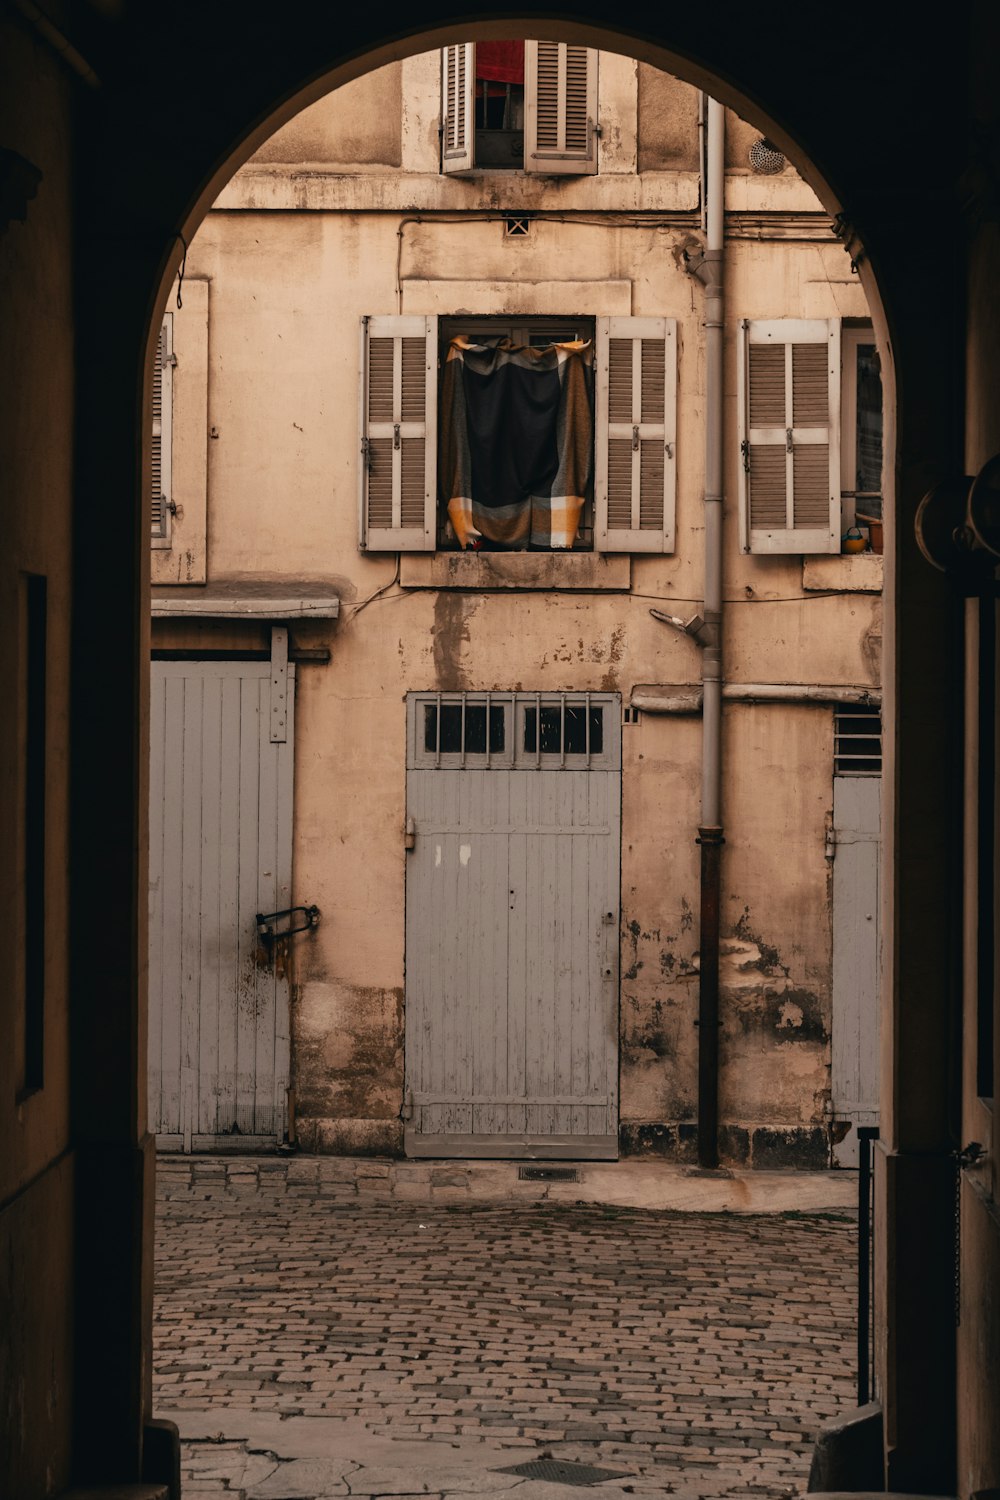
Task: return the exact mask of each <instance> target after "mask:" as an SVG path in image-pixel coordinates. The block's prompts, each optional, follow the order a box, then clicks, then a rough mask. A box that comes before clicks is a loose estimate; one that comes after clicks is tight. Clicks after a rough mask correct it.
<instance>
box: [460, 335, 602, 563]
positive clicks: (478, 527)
mask: <svg viewBox="0 0 1000 1500" xmlns="http://www.w3.org/2000/svg"><path fill="white" fill-rule="evenodd" d="M593 390H594V346H593V343H592V342H589V341H588V342H586V343H584V342H579V343H573V344H550V345H549V346H548V348H546V349H533V348H530V347H528V346H526V345H515V344H513V343H511V341H510V340H509V339H502V340H499V341H497V343H495V344H494V343H489V344H473V343H470V342H469V341H468V340H467V339H465V338H461V337H460V338H457V339H453V340H452V341H451V343H450V345H449V346H448V358H447V360H446V362H445V369H444V377H443V380H442V387H441V407H440V420H441V432H440V443H439V446H438V454H439V474H440V484H441V489H442V499H443V502H444V505H445V508H446V510H447V513H448V519H449V521H450V522H451V525H452V528H453V530H454V532H455V536H456V537H457V538H458V541H459V544H460V545H461V546H462V547H468V546H473V547H478V546H480V545H482V544H483V542H485V544H486V545H487V546H493V547H501V548H510V549H523V548H525V547H541V548H553V547H572V545H573V543H574V541H575V539H576V534H577V530H578V528H579V525H580V515H581V512H582V511H583V507H584V503H585V501H586V499H587V496H588V494H589V493H590V490H591V486H592V470H593V453H594V416H593V409H594V401H593Z"/></svg>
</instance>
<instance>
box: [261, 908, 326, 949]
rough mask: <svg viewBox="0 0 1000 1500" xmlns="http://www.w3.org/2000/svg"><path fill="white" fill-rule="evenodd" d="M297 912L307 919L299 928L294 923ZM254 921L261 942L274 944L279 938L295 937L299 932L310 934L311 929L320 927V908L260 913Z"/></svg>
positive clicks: (287, 909)
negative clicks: (293, 919)
mask: <svg viewBox="0 0 1000 1500" xmlns="http://www.w3.org/2000/svg"><path fill="white" fill-rule="evenodd" d="M296 912H301V913H302V915H303V917H305V921H304V922H300V923H299V925H298V926H297V927H296V926H294V925H293V922H292V918H293V917H294V916H295V914H296ZM254 921H255V922H256V923H257V936H258V937H259V938H260V940H261V942H262V943H273V942H275V940H276V939H277V938H283V937H294V935H295V933H297V932H308V931H309V930H310V928H312V927H318V926H319V907H318V906H286V907H285V908H284V910H283V911H268V912H263V911H259V912H257V914H256V916H255V918H254ZM283 923H284V925H282V924H283Z"/></svg>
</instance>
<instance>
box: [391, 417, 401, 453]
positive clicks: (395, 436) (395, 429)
mask: <svg viewBox="0 0 1000 1500" xmlns="http://www.w3.org/2000/svg"><path fill="white" fill-rule="evenodd" d="M399 425H400V424H399V423H398V422H393V424H392V446H393V447H394V448H398V447H399V446H400V437H399Z"/></svg>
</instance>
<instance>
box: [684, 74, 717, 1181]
mask: <svg viewBox="0 0 1000 1500" xmlns="http://www.w3.org/2000/svg"><path fill="white" fill-rule="evenodd" d="M706 105H707V108H706V109H705V117H706V130H705V151H704V157H703V161H704V170H703V174H702V203H703V204H704V210H705V252H704V254H703V255H702V256H700V257H698V258H697V260H694V261H692V262H691V263H690V266H689V269H690V270H691V272H692V273H693V275H695V276H697V278H698V280H699V281H700V282H701V283H702V285H703V287H704V288H705V320H704V321H705V604H704V609H703V619H702V620H699V621H698V625H697V627H696V629H695V630H692V631H691V634H693V635H694V638H695V639H696V640H697V641H698V644H699V645H700V646H701V680H702V694H703V697H702V704H703V707H702V749H701V822H700V824H699V828H698V844H699V845H700V848H701V926H700V936H699V942H700V956H701V984H700V990H699V997H698V1161H699V1163H700V1165H701V1166H703V1167H717V1166H718V1164H719V906H720V885H721V882H720V873H721V861H722V844H723V842H724V840H723V836H722V807H721V795H720V792H721V785H722V460H723V448H722V402H723V387H722V355H723V331H724V330H723V289H722V283H723V244H724V227H723V214H724V199H723V190H724V186H725V154H724V144H725V115H724V113H723V108H722V105H721V104H719V103H717V101H716V100H714V99H708V100H707V101H706ZM691 623H692V625H693V624H694V622H693V621H692V622H691Z"/></svg>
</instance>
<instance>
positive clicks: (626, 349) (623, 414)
mask: <svg viewBox="0 0 1000 1500" xmlns="http://www.w3.org/2000/svg"><path fill="white" fill-rule="evenodd" d="M608 419H609V421H612V422H631V421H632V340H631V339H609V340H608Z"/></svg>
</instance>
